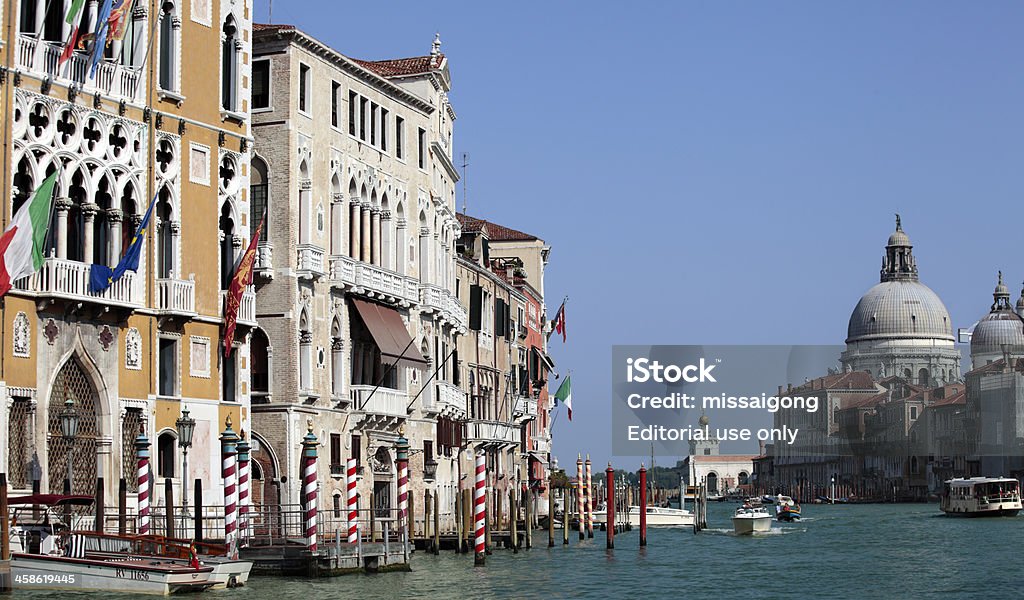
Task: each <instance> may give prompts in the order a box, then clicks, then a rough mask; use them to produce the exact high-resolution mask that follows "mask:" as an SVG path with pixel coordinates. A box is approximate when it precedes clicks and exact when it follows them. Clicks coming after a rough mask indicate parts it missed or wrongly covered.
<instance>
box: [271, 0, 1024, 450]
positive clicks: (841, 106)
mask: <svg viewBox="0 0 1024 600" xmlns="http://www.w3.org/2000/svg"><path fill="white" fill-rule="evenodd" d="M384 6H385V5H382V4H374V3H362V4H360V3H348V2H344V3H338V2H334V1H323V0H304V1H303V2H281V1H280V0H279V1H278V2H277V3H276V6H274V21H275V22H278V23H292V24H295V25H297V26H298V27H299V28H301V29H303V30H305V31H307V32H308V33H310V34H312V35H314V36H316V37H318V38H320V39H321V40H323V41H324V42H327V43H329V44H330V45H332V46H334V47H335V48H337V49H338V50H340V51H341V52H343V53H345V54H348V55H350V56H355V57H359V58H366V59H379V58H391V57H397V56H411V55H420V54H425V53H427V52H428V51H429V49H430V42H431V40H432V38H433V34H434V32H435V31H439V32H440V33H441V39H442V41H443V44H444V45H443V51H444V52H445V53H446V54H447V55H448V57H449V62H450V66H451V70H452V76H453V86H454V89H453V92H452V100H453V102H454V105H455V109H456V111H457V113H458V120H457V121H456V133H455V144H456V154H457V155H458V156H461V153H462V152H468V153H469V154H470V167H469V177H468V184H469V212H470V214H473V215H474V216H478V217H483V218H486V219H488V220H492V221H497V222H500V223H502V224H504V225H508V226H510V227H514V228H517V229H523V230H526V231H529V232H531V233H534V234H536V235H539V236H541V237H542V238H544V239H545V240H547V241H548V242H549V243H550V244H551V246H552V247H553V251H552V254H551V263H550V265H549V267H548V271H547V282H546V285H547V296H548V303H549V313H550V314H553V313H554V311H555V310H556V309H557V307H558V302H559V300H560V299H561V298H562V297H563V296H564V295H568V296H570V298H571V299H570V303H569V306H568V321H569V342H568V344H565V345H564V346H563V344H562V343H561V341H556V342H552V348H551V354H552V355H553V357H554V358H555V360H556V362H557V363H558V365H559V368H560V369H569V368H571V369H572V370H573V383H574V386H573V388H574V390H573V392H574V393H573V396H574V404H575V411H574V413H575V414H574V417H575V421H573V422H572V423H568V422H566V420H565V415H564V414H563V415H560V416H559V417H558V421H557V423H556V426H555V429H556V431H555V433H556V441H555V453H556V455H557V456H558V457H559V458H560V459H561V462H562V464H563V465H565V464H567V463H569V462H571V460H572V459H573V458H575V455H576V453H577V452H578V451H582V452H589V453H590V454H591V455H592V456H593V458H594V459H595V461H596V463H597V464H599V465H600V464H604V462H606V461H608V460H609V459H610V448H611V444H610V442H605V441H598V440H604V439H606V438H607V436H608V432H609V431H610V429H609V427H610V425H609V415H610V407H609V404H610V402H611V398H610V390H609V387H610V378H609V368H608V367H609V362H610V360H611V346H612V345H613V344H627V343H630V344H672V343H678V344H748V343H749V344H759V343H778V344H790V343H808V344H811V343H816V344H830V343H842V341H843V339H844V338H845V334H846V324H847V320H848V318H849V315H850V312H851V311H852V309H853V307H854V305H855V304H856V302H857V300H858V299H859V298H860V295H861V294H862V293H863V292H864V291H866V290H867V289H868V288H869V287H870V286H871V285H873V284H874V283H876V282H877V278H878V268H879V266H880V261H881V256H882V248H883V246H884V244H885V241H886V239H887V237H888V235H889V233H890V232H891V231H892V229H893V213H894V212H897V211H898V212H900V213H901V214H902V215H903V223H904V227H905V229H906V231H907V233H908V234H909V235H910V238H911V240H912V241H913V243H914V245H915V253H916V255H917V257H918V264H919V267H920V271H921V277H922V280H923V281H924V282H925V283H927V284H928V285H929V286H930V287H932V289H934V290H935V291H936V292H937V293H938V294H939V295H940V296H941V297H942V298H943V300H944V301H945V303H946V305H947V307H948V308H949V310H950V313H951V315H952V318H953V321H954V327H968V326H970V325H971V324H972V323H973V322H974V321H975V320H977V318H979V317H980V316H981V315H982V314H984V313H985V312H986V311H987V310H988V306H989V304H990V303H991V292H992V288H993V287H994V285H995V274H996V271H997V270H998V269H1002V270H1003V271H1004V272H1005V273H1006V276H1007V279H1008V282H1009V283H1010V285H1011V289H1013V291H1014V295H1015V296H1016V294H1017V293H1018V291H1019V289H1020V282H1021V281H1024V253H1022V251H1021V250H1022V243H1021V241H1020V240H1021V237H1022V236H1021V235H1020V230H1021V227H1024V210H1022V202H1021V200H1022V192H1024V181H1022V178H1024V169H1022V166H1024V64H1022V63H1024V52H1022V50H1024V47H1022V46H1024V42H1022V41H1021V36H1020V31H1021V29H1022V27H1024V4H1022V3H1020V2H994V1H993V2H984V3H967V2H959V3H953V2H899V3H892V2H856V3H854V2H847V3H843V4H840V3H821V2H811V1H807V2H773V3H753V2H747V3H740V2H677V3H676V2H672V3H669V2H665V3H645V2H630V3H622V2H609V3H601V2H579V3H561V2H545V3H532V2H517V3H512V4H508V3H506V4H501V5H500V6H499V5H496V4H494V3H455V2H435V3H426V4H425V3H411V4H405V3H387V5H386V8H385V7H384ZM256 18H257V20H258V21H261V22H262V21H266V19H267V2H266V0H260V1H259V2H257V6H256ZM458 156H457V158H458ZM456 162H461V160H457V161H456ZM459 193H460V200H459V205H460V208H461V204H462V200H461V186H460V190H459ZM780 383H784V382H780ZM615 462H616V464H621V465H622V466H629V467H630V468H632V467H635V466H636V465H634V464H633V462H634V459H622V460H618V461H615Z"/></svg>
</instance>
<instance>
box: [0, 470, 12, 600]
mask: <svg viewBox="0 0 1024 600" xmlns="http://www.w3.org/2000/svg"><path fill="white" fill-rule="evenodd" d="M7 510H8V507H7V473H0V594H6V593H9V592H10V591H11V589H12V588H13V583H14V582H13V581H12V580H11V562H10V561H11V538H10V534H11V530H10V523H9V519H8V514H7Z"/></svg>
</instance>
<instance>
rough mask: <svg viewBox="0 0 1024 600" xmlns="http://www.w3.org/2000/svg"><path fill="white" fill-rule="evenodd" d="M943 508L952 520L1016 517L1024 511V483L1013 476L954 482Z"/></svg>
mask: <svg viewBox="0 0 1024 600" xmlns="http://www.w3.org/2000/svg"><path fill="white" fill-rule="evenodd" d="M939 508H941V509H942V511H943V512H945V513H946V515H947V516H952V517H1003V516H1007V517H1012V516H1014V515H1016V514H1017V513H1018V512H1020V511H1021V509H1022V506H1021V498H1020V484H1019V483H1018V482H1017V480H1016V479H1013V478H1010V477H972V478H970V479H950V480H949V481H947V482H946V484H945V486H944V489H943V491H942V500H941V501H940V502H939Z"/></svg>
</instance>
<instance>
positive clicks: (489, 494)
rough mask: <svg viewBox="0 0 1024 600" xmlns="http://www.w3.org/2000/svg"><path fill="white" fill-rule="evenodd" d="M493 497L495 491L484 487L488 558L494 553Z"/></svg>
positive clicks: (485, 537)
mask: <svg viewBox="0 0 1024 600" xmlns="http://www.w3.org/2000/svg"><path fill="white" fill-rule="evenodd" d="M493 496H494V494H493V490H491V489H490V488H488V487H487V486H484V553H485V554H487V555H488V556H490V555H491V553H492V550H491V548H492V546H491V533H492V532H491V530H492V529H494V521H493V519H494V513H493V511H492V510H491V502H492V501H493Z"/></svg>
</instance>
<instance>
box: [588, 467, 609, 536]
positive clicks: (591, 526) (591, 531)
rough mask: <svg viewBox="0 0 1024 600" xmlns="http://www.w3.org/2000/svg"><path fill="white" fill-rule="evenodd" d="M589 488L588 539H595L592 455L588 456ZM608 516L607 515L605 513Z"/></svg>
mask: <svg viewBox="0 0 1024 600" xmlns="http://www.w3.org/2000/svg"><path fill="white" fill-rule="evenodd" d="M586 465H587V487H586V488H584V489H585V491H586V493H587V498H586V500H585V503H586V509H587V537H588V538H592V537H594V480H593V479H592V478H591V476H590V455H589V454H588V455H587V462H586ZM605 514H607V513H605ZM609 525H610V523H609Z"/></svg>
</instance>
